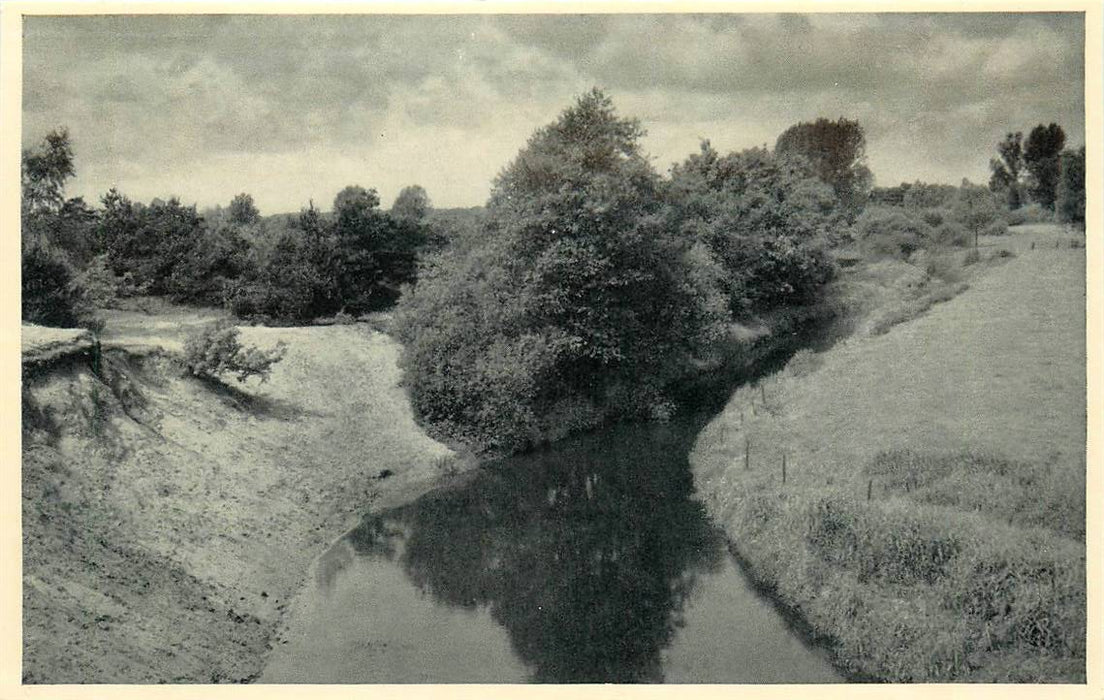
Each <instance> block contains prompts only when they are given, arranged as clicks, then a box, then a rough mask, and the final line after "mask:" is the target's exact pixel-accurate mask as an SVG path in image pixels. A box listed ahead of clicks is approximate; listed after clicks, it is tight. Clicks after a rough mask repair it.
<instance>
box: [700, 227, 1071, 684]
mask: <svg viewBox="0 0 1104 700" xmlns="http://www.w3.org/2000/svg"><path fill="white" fill-rule="evenodd" d="M1070 240H1076V238H1072V237H1071V236H1070V235H1069V234H1068V233H1067V232H1065V231H1063V230H1062V229H1060V228H1058V227H1053V226H1052V227H1046V226H1033V227H1026V226H1025V227H1020V228H1018V229H1013V232H1012V234H1011V235H1009V236H1007V237H1001V238H1000V239H999V240H997V241H991V240H990V241H983V243H985V244H988V245H989V246H990V248H991V249H992V246H994V245H998V246H1000V247H1003V248H1005V249H1008V250H1010V251H1012V252H1013V253H1014V257H1008V258H1004V259H999V260H998V261H995V262H994V263H992V264H983V265H981V266H979V267H978V268H977V270H976V271H975V272H973V273H971V275H970V276H969V278H968V279H967V283H968V285H969V288H968V289H967V290H966V291H964V292H963V293H961V294H959V295H958V296H955V297H954V298H951V299H949V300H947V301H945V302H943V303H938V304H936V305H934V306H932V307H931V309H930V310H929V311H927V312H926V313H925V314H923V315H920V316H918V317H917V318H913V319H912V320H907V321H904V322H902V323H899V324H897V325H892V326H891V327H889V328H888V330H886V329H885V328H873V327H867V328H865V329H862V328H860V329H859V332H857V333H856V334H855V335H854V336H853V337H851V338H849V339H847V340H845V341H843V342H841V343H839V344H837V345H836V346H834V347H833V348H831V349H830V350H827V351H825V352H823V353H820V354H813V353H810V352H808V351H805V352H802V353H799V354H798V355H796V356H795V357H794V359H793V360H792V361H791V362H790V364H789V366H788V367H787V368H786V369H785V370H784V371H782V372H781V373H779V374H777V375H775V376H773V377H771V378H769V379H766V380H764V381H763V382H761V383H760V385H758V386H754V387H744V388H742V389H741V390H740V391H738V392H737V393H736V394H735V395H734V396H733V398H732V400H731V401H730V403H729V405H728V406H727V407H726V409H725V411H724V412H723V414H722V415H720V416H719V417H718V418H717V419H715V420H714V421H713V423H712V424H711V425H710V426H709V427H708V428H707V429H706V430H705V431H704V432H703V433H702V434H701V436H700V437H699V441H698V444H697V446H696V448H695V452H694V454H693V455H692V459H691V461H692V464H693V465H694V468H695V472H696V480H697V483H698V488H699V491H700V492H701V494H702V497H703V498H704V499H705V501H706V502H707V503H708V505H709V506H710V508H711V510H712V511H713V512H714V513H715V514H716V515H717V517H718V519H719V520H720V521H721V522H722V524H723V526H724V527H725V529H726V530H727V532H728V534H729V536H730V538H731V540H732V542H733V543H734V546H735V548H736V549H737V550H738V552H739V553H740V555H741V556H742V557H743V558H744V559H745V561H746V562H747V563H748V565H749V568H750V570H751V573H752V575H753V576H754V577H755V578H756V579H758V580H759V581H760V582H761V583H762V584H763V585H764V586H765V587H767V588H768V589H771V590H772V591H773V593H774V595H776V596H777V598H778V599H779V601H780V602H781V603H783V604H784V605H787V606H789V607H791V608H793V609H794V610H795V611H796V612H797V613H798V614H799V615H800V616H801V617H803V618H804V619H805V620H806V621H807V622H809V624H810V625H811V626H812V628H813V629H814V630H815V632H816V633H818V634H820V635H822V636H823V637H824V638H825V641H826V643H827V644H828V645H829V646H830V647H831V648H832V649H833V650H834V652H835V654H836V658H837V660H838V663H839V665H840V667H841V668H842V669H843V670H845V671H847V672H849V673H850V674H852V675H854V676H855V677H872V678H877V679H884V680H891V681H951V680H956V681H1067V682H1068V681H1083V680H1084V678H1085V629H1086V627H1085V543H1084V537H1085V496H1084V488H1085V458H1084V449H1085V430H1086V416H1085V326H1084V321H1085V286H1084V279H1085V257H1084V250H1083V249H1081V248H1076V247H1071V245H1070ZM883 331H884V332H883Z"/></svg>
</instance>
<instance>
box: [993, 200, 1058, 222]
mask: <svg viewBox="0 0 1104 700" xmlns="http://www.w3.org/2000/svg"><path fill="white" fill-rule="evenodd" d="M1053 218H1054V217H1053V215H1052V214H1051V213H1050V212H1049V211H1048V210H1047V209H1046V208H1045V207H1043V206H1042V205H1040V204H1035V203H1032V204H1028V205H1027V206H1023V207H1020V208H1019V209H1012V210H1011V211H1008V212H1006V213H1005V215H1004V220H1005V221H1006V222H1008V225H1009V226H1021V225H1023V224H1045V223H1050V222H1051V221H1052V220H1053Z"/></svg>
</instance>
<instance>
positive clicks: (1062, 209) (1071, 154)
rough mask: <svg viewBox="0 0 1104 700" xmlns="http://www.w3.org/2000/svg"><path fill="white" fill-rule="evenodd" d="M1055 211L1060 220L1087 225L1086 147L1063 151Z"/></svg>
mask: <svg viewBox="0 0 1104 700" xmlns="http://www.w3.org/2000/svg"><path fill="white" fill-rule="evenodd" d="M1055 213H1056V214H1057V215H1058V219H1059V221H1063V222H1067V223H1076V224H1080V225H1081V226H1082V227H1083V226H1084V225H1085V147H1084V146H1082V147H1081V148H1080V149H1078V150H1077V151H1065V152H1063V153H1062V158H1061V160H1060V167H1059V177H1058V185H1057V187H1056V190H1055Z"/></svg>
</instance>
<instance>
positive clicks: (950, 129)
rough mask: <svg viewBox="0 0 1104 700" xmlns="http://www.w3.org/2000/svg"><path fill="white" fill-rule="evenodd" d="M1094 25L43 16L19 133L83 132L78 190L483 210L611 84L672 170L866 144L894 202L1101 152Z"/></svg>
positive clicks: (906, 18) (31, 137) (205, 200)
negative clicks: (535, 139) (807, 140)
mask: <svg viewBox="0 0 1104 700" xmlns="http://www.w3.org/2000/svg"><path fill="white" fill-rule="evenodd" d="M1083 42H1084V33H1083V18H1082V15H1080V14H1040V13H1033V14H980V15H979V14H926V15H908V14H905V15H901V14H893V15H876V14H867V15H854V14H848V15H838V14H813V15H793V14H785V15H762V14H756V15H741V14H714V15H689V14H662V15H551V16H550V15H465V16H387V15H364V16H309V15H308V16H205V15H193V16H145V17H142V16H90V17H31V18H28V19H27V22H26V26H25V32H24V93H23V100H24V102H23V110H24V133H23V142H24V144H25V145H31V144H33V143H36V142H37V141H39V140H40V139H41V138H42V136H43V135H44V134H45V132H46V131H47V130H48V129H50V128H52V127H54V126H58V125H66V126H68V127H69V129H70V131H71V133H72V135H73V140H74V146H75V150H76V154H77V170H78V176H77V178H75V180H74V182H73V183H72V186H71V192H72V194H80V195H83V196H85V197H86V198H91V199H94V198H96V197H97V196H98V195H99V194H101V193H103V192H104V191H106V190H107V189H108V188H109V187H111V186H113V185H117V186H119V187H120V188H121V189H123V191H125V192H127V193H128V194H130V195H132V196H134V197H136V198H139V199H149V198H151V197H153V196H164V195H166V194H178V195H181V196H182V197H183V198H184V199H185V200H186V201H196V202H198V203H199V204H200V205H201V206H205V205H209V204H215V203H223V204H225V203H226V202H228V201H229V199H230V198H231V197H232V196H233V195H234V194H235V193H237V192H241V191H249V192H251V193H252V194H253V195H254V197H255V199H256V201H257V202H258V204H259V205H260V206H261V208H262V210H264V211H268V212H273V211H291V210H295V209H297V208H298V207H300V206H302V205H304V204H306V202H307V201H308V200H309V199H311V198H313V199H314V200H315V201H316V202H319V203H328V202H329V201H330V200H331V199H332V197H333V193H335V192H336V191H338V190H339V189H341V188H342V187H343V186H345V185H347V184H350V183H353V182H356V183H360V184H362V185H365V186H369V187H377V188H378V189H379V191H380V194H381V195H382V197H383V200H384V202H385V204H386V203H388V202H389V201H390V199H389V198H391V197H393V196H394V195H395V194H397V192H398V191H399V190H400V189H401V188H402V187H403V186H404V185H408V184H413V183H418V184H421V185H423V186H424V187H426V188H427V190H428V191H429V193H430V196H431V197H432V198H433V200H434V201H435V202H436V203H437V204H439V205H442V206H454V205H455V206H462V205H470V204H478V203H481V202H482V201H483V200H485V198H486V196H487V192H488V188H489V185H490V181H491V179H492V178H493V177H494V175H495V173H496V172H497V171H498V170H499V169H500V168H501V167H502V166H503V165H505V164H506V163H507V162H508V161H509V160H510V158H511V157H512V156H513V155H514V154H515V153H516V152H517V150H518V149H519V148H520V147H522V146H523V145H524V143H525V140H526V139H527V137H528V136H529V134H531V133H532V131H533V130H534V129H536V128H537V127H539V126H541V125H542V124H545V123H547V122H548V121H550V120H552V119H554V118H555V116H556V114H557V113H558V112H559V111H560V110H562V109H563V108H564V107H566V106H567V105H568V104H570V102H571V100H572V98H573V96H574V95H577V94H579V93H581V92H583V91H585V90H586V89H588V88H589V87H591V86H593V85H597V86H600V87H603V88H605V89H607V90H608V91H609V92H610V93H611V94H612V96H613V97H614V101H615V103H616V104H617V105H618V107H619V109H620V111H621V112H622V113H624V114H627V115H631V116H636V117H638V118H639V119H640V120H641V121H642V123H643V125H644V126H645V128H646V129H647V130H648V136H647V137H646V139H645V147H646V149H647V150H648V151H649V152H650V153H651V154H652V155H653V157H654V160H655V163H656V166H657V168H658V169H660V170H661V171H662V170H665V169H666V167H667V166H669V165H670V164H671V163H672V162H674V161H676V160H680V159H682V158H683V157H685V156H686V155H687V154H688V153H691V152H693V151H695V150H696V149H697V143H698V140H699V139H702V138H708V139H711V140H712V141H713V143H714V144H715V145H717V146H718V147H720V148H723V149H738V148H745V147H749V146H756V145H764V144H765V145H768V146H770V145H773V142H774V139H775V138H776V137H777V135H778V134H779V133H781V131H782V130H784V129H785V128H786V127H788V126H790V125H791V124H793V123H796V122H797V121H802V120H810V119H815V118H816V117H818V116H827V117H832V118H834V117H838V116H847V117H849V118H853V119H858V120H859V121H860V122H861V123H862V124H863V125H864V127H865V129H866V133H867V141H868V154H869V159H870V166H871V168H872V170H873V171H874V174H875V176H876V178H877V180H878V181H879V183H881V184H894V183H896V182H900V181H902V180H914V179H924V180H930V181H944V182H957V181H958V180H959V179H961V178H962V177H970V178H972V179H974V180H985V179H986V177H987V173H986V168H987V164H988V160H989V157H990V155H991V152H992V150H993V147H994V145H995V143H996V142H997V141H998V140H999V139H1000V138H1001V136H1002V135H1003V134H1004V133H1005V132H1006V131H1010V130H1025V131H1026V130H1028V129H1030V128H1031V127H1032V126H1034V125H1035V124H1037V123H1040V122H1044V123H1050V122H1052V121H1053V122H1057V123H1059V124H1061V125H1062V126H1063V128H1065V129H1066V132H1067V134H1068V135H1069V141H1070V143H1071V144H1078V143H1083V140H1084V136H1083V131H1084V121H1083V120H1084V117H1083V112H1084V104H1083V83H1084V67H1083V49H1082V47H1083Z"/></svg>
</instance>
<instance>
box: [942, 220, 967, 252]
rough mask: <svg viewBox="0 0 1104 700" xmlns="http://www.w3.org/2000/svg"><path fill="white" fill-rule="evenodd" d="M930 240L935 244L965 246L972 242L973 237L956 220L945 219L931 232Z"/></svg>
mask: <svg viewBox="0 0 1104 700" xmlns="http://www.w3.org/2000/svg"><path fill="white" fill-rule="evenodd" d="M932 241H933V242H934V243H935V244H936V245H941V246H955V247H958V248H965V247H966V246H968V245H970V244H972V243H973V242H974V237H973V236H972V235H970V232H969V231H967V230H966V227H965V226H963V225H962V224H960V223H958V222H957V221H947V222H945V223H942V224H940V225H938V226H937V227H936V229H935V230H934V231H933V232H932Z"/></svg>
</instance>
